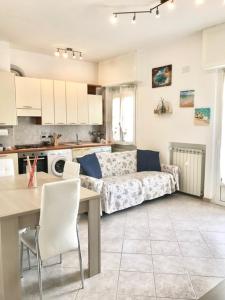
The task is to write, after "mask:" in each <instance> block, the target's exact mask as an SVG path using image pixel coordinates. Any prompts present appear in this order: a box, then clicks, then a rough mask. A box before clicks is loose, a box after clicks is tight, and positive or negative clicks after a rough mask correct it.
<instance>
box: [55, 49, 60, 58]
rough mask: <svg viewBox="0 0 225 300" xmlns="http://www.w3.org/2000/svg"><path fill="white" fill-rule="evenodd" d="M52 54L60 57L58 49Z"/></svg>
mask: <svg viewBox="0 0 225 300" xmlns="http://www.w3.org/2000/svg"><path fill="white" fill-rule="evenodd" d="M54 54H55V56H56V57H59V55H60V53H59V49H57V50H56V51H55V53H54Z"/></svg>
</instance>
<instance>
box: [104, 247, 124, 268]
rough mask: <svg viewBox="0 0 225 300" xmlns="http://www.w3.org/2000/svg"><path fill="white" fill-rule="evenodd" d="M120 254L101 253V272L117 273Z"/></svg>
mask: <svg viewBox="0 0 225 300" xmlns="http://www.w3.org/2000/svg"><path fill="white" fill-rule="evenodd" d="M120 260H121V253H111V252H102V270H103V271H106V270H112V271H118V270H119V269H120Z"/></svg>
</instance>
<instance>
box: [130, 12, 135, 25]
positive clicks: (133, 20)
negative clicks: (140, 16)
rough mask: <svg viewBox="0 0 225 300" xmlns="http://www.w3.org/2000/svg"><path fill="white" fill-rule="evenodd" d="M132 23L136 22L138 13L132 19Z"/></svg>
mask: <svg viewBox="0 0 225 300" xmlns="http://www.w3.org/2000/svg"><path fill="white" fill-rule="evenodd" d="M131 23H132V24H136V14H135V13H134V16H133V19H132V21H131Z"/></svg>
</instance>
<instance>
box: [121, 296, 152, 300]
mask: <svg viewBox="0 0 225 300" xmlns="http://www.w3.org/2000/svg"><path fill="white" fill-rule="evenodd" d="M117 300H156V298H155V297H144V296H128V295H118V296H117Z"/></svg>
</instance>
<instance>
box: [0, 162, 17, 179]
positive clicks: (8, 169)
mask: <svg viewBox="0 0 225 300" xmlns="http://www.w3.org/2000/svg"><path fill="white" fill-rule="evenodd" d="M14 175H15V172H14V162H13V159H11V158H1V159H0V177H2V176H14Z"/></svg>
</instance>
